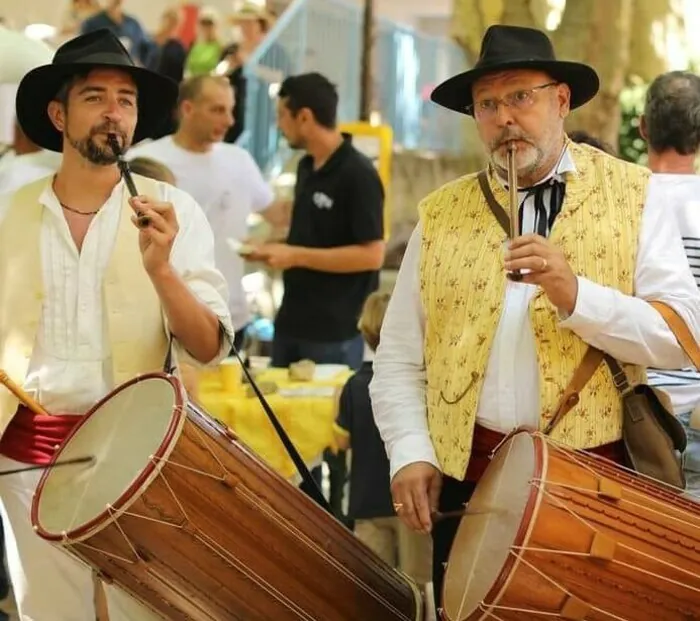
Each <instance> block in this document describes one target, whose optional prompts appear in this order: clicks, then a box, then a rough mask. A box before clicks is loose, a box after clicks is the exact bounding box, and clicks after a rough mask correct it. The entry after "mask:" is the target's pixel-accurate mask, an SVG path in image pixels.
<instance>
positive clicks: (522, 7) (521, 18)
mask: <svg viewBox="0 0 700 621" xmlns="http://www.w3.org/2000/svg"><path fill="white" fill-rule="evenodd" d="M531 4H532V1H531V0H509V2H506V4H505V7H504V9H503V17H502V18H501V23H502V24H507V25H509V26H527V27H528V28H537V27H538V24H536V23H535V18H534V16H533V14H532V10H531V6H530V5H531Z"/></svg>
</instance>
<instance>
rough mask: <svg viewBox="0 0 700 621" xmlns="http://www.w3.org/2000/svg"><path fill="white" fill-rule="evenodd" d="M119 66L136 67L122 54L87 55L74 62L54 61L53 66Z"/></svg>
mask: <svg viewBox="0 0 700 621" xmlns="http://www.w3.org/2000/svg"><path fill="white" fill-rule="evenodd" d="M73 64H75V65H121V66H123V67H129V68H132V69H133V68H135V67H136V65H135V64H134V63H133V61H132V60H131V59H130V58H128V57H125V56H124V54H118V53H113V52H97V53H94V54H88V55H87V56H82V57H81V58H76V59H74V60H68V59H66V60H63V61H62V60H60V59H55V60H54V65H73Z"/></svg>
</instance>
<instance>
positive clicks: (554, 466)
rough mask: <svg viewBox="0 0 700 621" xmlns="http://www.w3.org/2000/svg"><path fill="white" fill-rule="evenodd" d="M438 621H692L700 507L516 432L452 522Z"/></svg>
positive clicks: (699, 561)
mask: <svg viewBox="0 0 700 621" xmlns="http://www.w3.org/2000/svg"><path fill="white" fill-rule="evenodd" d="M442 616H443V619H445V620H446V621H464V620H469V621H474V620H477V619H479V620H481V619H483V620H488V621H499V620H503V621H515V620H517V621H521V620H522V621H526V620H527V621H532V620H537V619H543V620H545V619H572V620H584V619H586V620H594V621H598V620H600V621H610V620H613V621H681V620H682V621H689V620H691V619H700V504H698V503H695V502H693V501H692V500H691V499H689V498H686V497H684V496H682V495H681V493H680V490H675V489H672V488H669V487H665V486H663V485H662V484H657V483H656V482H655V481H652V480H650V479H647V478H644V477H641V476H638V475H636V474H634V473H632V472H629V471H627V470H625V469H623V468H620V467H618V466H617V465H615V464H613V463H611V462H609V461H607V460H604V459H602V458H599V457H596V456H592V455H589V454H587V453H583V452H580V451H572V450H568V449H565V448H562V447H561V446H558V445H556V444H554V443H552V442H551V441H549V440H548V439H546V438H545V437H544V436H542V435H540V434H530V433H527V432H518V433H516V434H514V435H513V436H511V437H510V438H509V439H508V440H507V441H506V442H505V443H504V444H503V445H502V446H501V447H500V448H499V449H498V450H497V452H496V454H495V455H494V457H493V461H492V463H490V464H489V466H488V468H487V470H486V472H485V474H484V476H483V478H482V479H481V481H480V482H479V484H478V485H477V487H476V490H475V492H474V495H473V497H472V499H471V500H470V502H469V503H468V508H467V515H466V516H465V517H463V518H462V520H461V522H460V524H459V527H458V532H457V536H456V538H455V541H454V545H453V547H452V550H451V553H450V556H449V560H448V564H447V569H446V574H445V582H444V585H443V593H442Z"/></svg>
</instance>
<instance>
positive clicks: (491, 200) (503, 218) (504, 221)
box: [477, 170, 510, 235]
mask: <svg viewBox="0 0 700 621" xmlns="http://www.w3.org/2000/svg"><path fill="white" fill-rule="evenodd" d="M477 179H478V180H479V187H480V188H481V193H482V194H483V195H484V198H485V199H486V202H487V203H488V206H489V208H490V209H491V212H492V213H493V215H494V216H495V217H496V220H498V224H500V225H501V228H502V229H503V230H504V231H505V232H506V235H510V217H509V216H508V214H507V213H506V210H505V209H503V206H502V205H501V204H500V203H499V202H498V201H497V200H496V197H495V196H494V195H493V192H492V191H491V186H489V178H488V176H487V174H486V171H485V170H482V171H481V172H480V173H479V174H478V175H477Z"/></svg>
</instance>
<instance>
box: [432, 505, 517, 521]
mask: <svg viewBox="0 0 700 621" xmlns="http://www.w3.org/2000/svg"><path fill="white" fill-rule="evenodd" d="M502 512H503V509H484V510H482V511H470V510H469V508H468V507H466V508H464V509H457V510H456V511H445V513H441V512H440V511H434V512H433V513H432V514H431V515H430V519H431V520H432V522H433V524H436V523H438V522H442V521H443V520H449V519H451V518H461V517H468V516H470V515H489V514H495V513H502Z"/></svg>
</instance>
